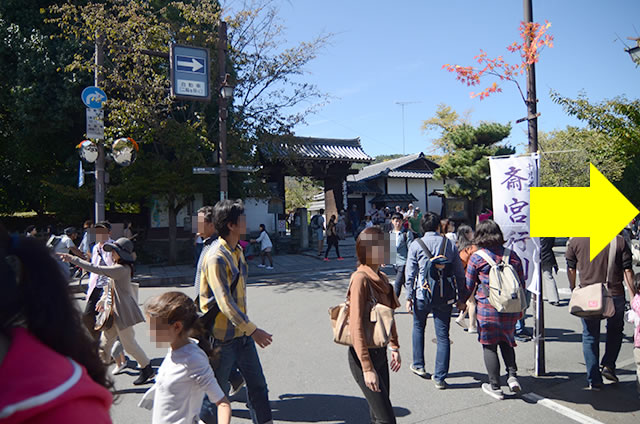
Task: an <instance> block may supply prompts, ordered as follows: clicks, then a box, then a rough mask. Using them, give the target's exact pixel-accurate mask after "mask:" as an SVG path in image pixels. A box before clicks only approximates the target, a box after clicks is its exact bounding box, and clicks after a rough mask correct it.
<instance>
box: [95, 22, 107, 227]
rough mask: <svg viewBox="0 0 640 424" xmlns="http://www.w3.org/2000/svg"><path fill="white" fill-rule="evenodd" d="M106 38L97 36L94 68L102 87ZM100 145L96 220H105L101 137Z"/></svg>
mask: <svg viewBox="0 0 640 424" xmlns="http://www.w3.org/2000/svg"><path fill="white" fill-rule="evenodd" d="M103 43H104V38H103V37H102V36H101V35H100V36H96V43H95V70H94V77H93V79H94V82H93V85H95V86H96V87H98V88H100V85H101V84H102V82H103V81H104V77H103V76H102V66H103V64H104V51H103ZM96 144H97V146H98V158H97V159H96V165H95V178H96V191H95V205H94V207H95V222H96V223H97V222H100V221H104V218H105V217H104V193H105V183H104V180H105V178H104V166H105V152H104V142H103V141H102V140H101V139H97V140H96Z"/></svg>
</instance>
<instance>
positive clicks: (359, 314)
mask: <svg viewBox="0 0 640 424" xmlns="http://www.w3.org/2000/svg"><path fill="white" fill-rule="evenodd" d="M369 287H371V288H373V292H374V294H375V297H376V300H377V301H378V303H381V304H383V305H385V306H388V307H390V308H393V309H396V308H398V307H399V306H400V303H399V302H398V298H397V297H396V295H395V293H394V291H393V286H392V285H391V284H389V279H388V278H387V276H386V275H385V273H384V272H382V271H378V273H377V274H376V273H375V272H374V271H373V270H372V269H371V268H370V267H368V266H367V265H360V266H359V267H358V269H357V270H356V272H355V273H353V275H352V276H351V288H350V289H349V293H348V294H347V296H348V298H349V329H350V332H351V341H352V344H353V348H354V350H355V351H356V354H357V355H358V359H360V363H361V364H362V371H373V370H374V367H373V363H372V362H371V357H370V356H369V349H368V347H367V344H366V341H365V333H364V327H363V323H364V320H365V319H369V316H370V312H371V291H370V288H369ZM389 345H390V346H391V347H392V348H394V349H397V348H399V347H400V345H399V344H398V331H397V329H396V324H395V322H394V323H393V327H391V338H390V340H389Z"/></svg>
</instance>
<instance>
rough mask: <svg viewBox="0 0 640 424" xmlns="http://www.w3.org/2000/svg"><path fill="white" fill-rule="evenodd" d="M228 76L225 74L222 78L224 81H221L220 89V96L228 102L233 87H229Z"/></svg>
mask: <svg viewBox="0 0 640 424" xmlns="http://www.w3.org/2000/svg"><path fill="white" fill-rule="evenodd" d="M228 79H229V74H226V75H225V77H224V81H222V86H221V87H220V96H222V98H223V99H224V100H228V99H230V98H231V96H233V86H232V85H229V81H228Z"/></svg>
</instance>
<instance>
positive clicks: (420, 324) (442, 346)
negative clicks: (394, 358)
mask: <svg viewBox="0 0 640 424" xmlns="http://www.w3.org/2000/svg"><path fill="white" fill-rule="evenodd" d="M452 308H453V307H452V306H451V305H438V306H432V305H431V304H430V303H426V302H425V301H424V300H422V299H415V300H414V305H413V337H412V338H413V366H414V367H415V368H424V331H425V328H426V327H427V316H428V315H429V313H430V312H433V322H434V326H435V330H436V339H437V342H438V348H437V351H436V365H435V369H434V373H433V378H434V379H435V380H438V381H444V379H445V378H447V374H448V373H449V359H450V357H451V346H450V344H449V324H450V322H451V309H452Z"/></svg>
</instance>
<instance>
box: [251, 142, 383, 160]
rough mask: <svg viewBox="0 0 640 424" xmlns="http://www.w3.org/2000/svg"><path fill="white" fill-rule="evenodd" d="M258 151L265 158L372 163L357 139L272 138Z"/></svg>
mask: <svg viewBox="0 0 640 424" xmlns="http://www.w3.org/2000/svg"><path fill="white" fill-rule="evenodd" d="M258 150H259V151H260V153H261V154H262V155H264V156H265V157H267V158H277V157H290V158H294V159H307V160H331V161H345V162H360V163H370V162H372V161H373V158H372V157H371V156H369V155H368V154H366V153H365V152H364V150H362V146H361V145H360V139H359V138H354V139H335V138H313V137H294V136H284V137H273V138H271V139H270V140H268V141H264V142H262V143H260V144H259V145H258Z"/></svg>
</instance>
